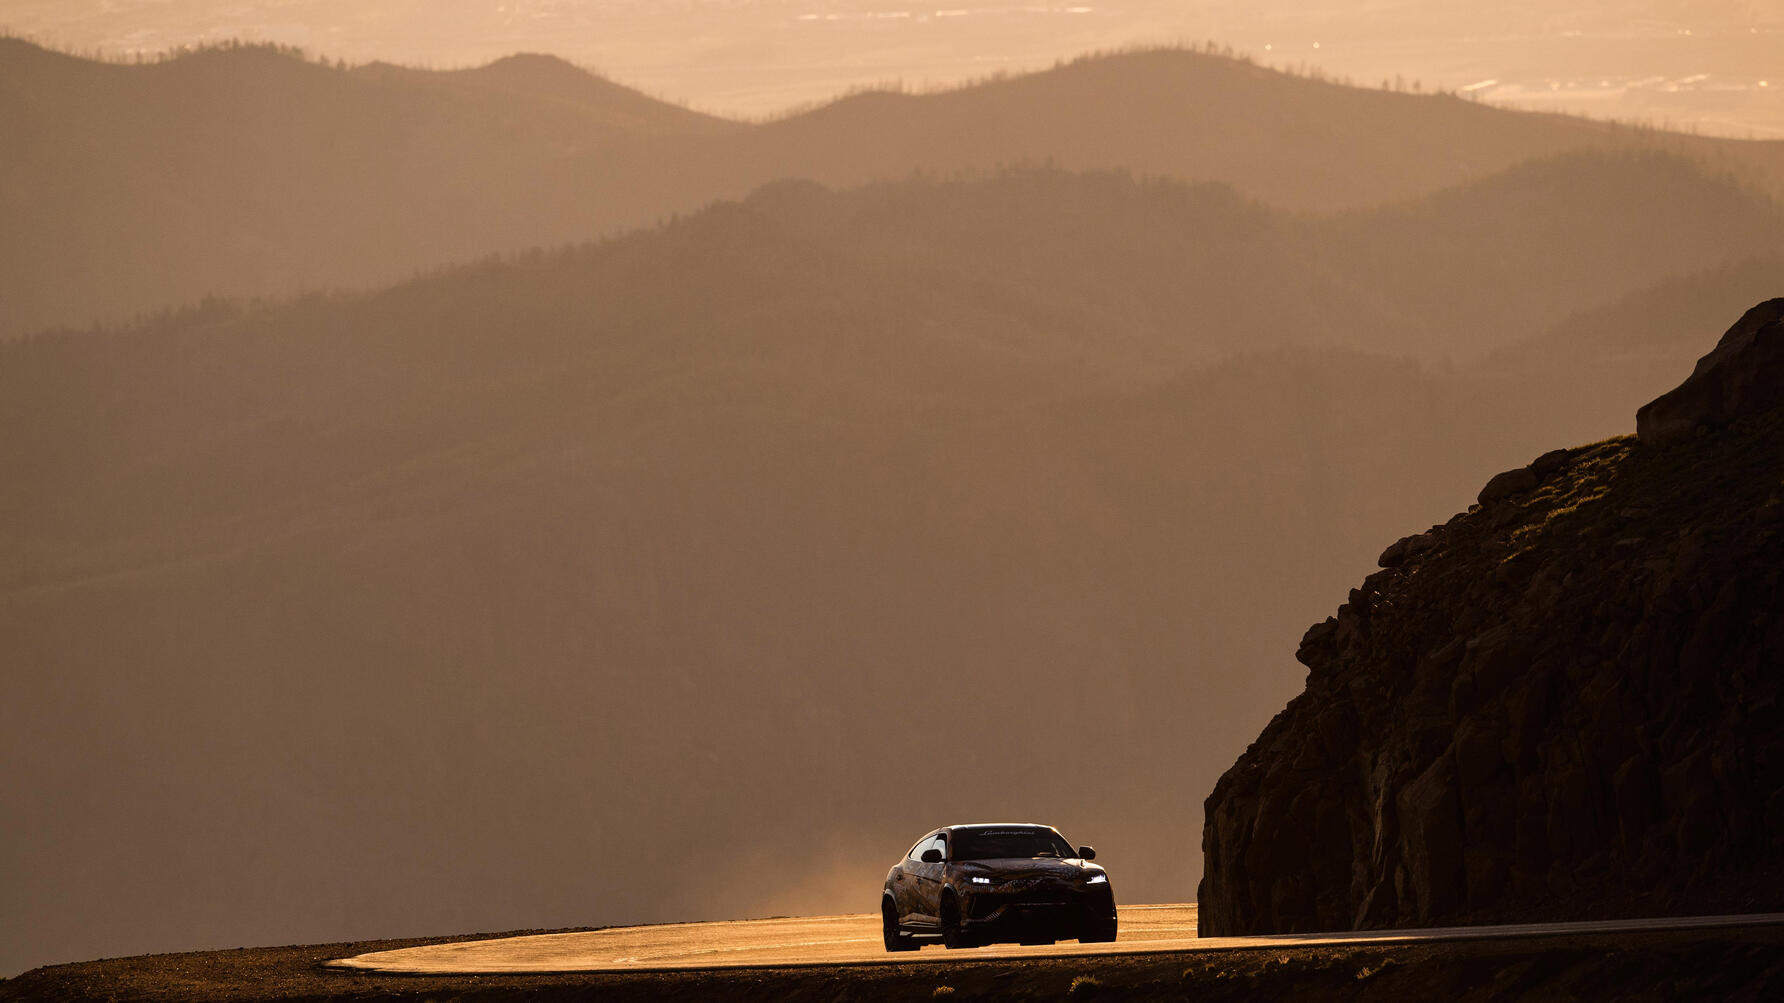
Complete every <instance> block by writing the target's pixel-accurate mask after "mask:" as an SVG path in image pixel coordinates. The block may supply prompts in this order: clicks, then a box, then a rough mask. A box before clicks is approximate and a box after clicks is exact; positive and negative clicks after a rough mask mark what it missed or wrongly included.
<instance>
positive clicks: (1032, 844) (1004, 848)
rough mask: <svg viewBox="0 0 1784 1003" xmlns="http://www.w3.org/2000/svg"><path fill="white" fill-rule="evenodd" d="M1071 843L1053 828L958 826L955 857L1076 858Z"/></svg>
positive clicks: (996, 858) (955, 835)
mask: <svg viewBox="0 0 1784 1003" xmlns="http://www.w3.org/2000/svg"><path fill="white" fill-rule="evenodd" d="M1076 855H1077V854H1076V852H1075V851H1073V850H1072V847H1071V844H1070V843H1067V842H1066V841H1065V840H1063V839H1061V838H1059V833H1057V832H1054V831H1053V830H1051V829H956V830H954V859H955V860H1004V859H1007V858H1010V857H1073V856H1076Z"/></svg>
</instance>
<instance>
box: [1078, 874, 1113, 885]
mask: <svg viewBox="0 0 1784 1003" xmlns="http://www.w3.org/2000/svg"><path fill="white" fill-rule="evenodd" d="M1084 883H1085V884H1087V885H1106V884H1108V883H1109V876H1108V875H1107V874H1092V875H1091V876H1090V877H1089V878H1088V879H1087V880H1086V881H1085V882H1084Z"/></svg>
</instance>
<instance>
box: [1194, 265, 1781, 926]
mask: <svg viewBox="0 0 1784 1003" xmlns="http://www.w3.org/2000/svg"><path fill="white" fill-rule="evenodd" d="M1781 318H1784V300H1773V301H1771V302H1769V303H1766V304H1763V305H1762V306H1760V307H1758V308H1756V309H1755V310H1754V311H1751V312H1749V313H1748V314H1747V316H1746V317H1745V318H1743V319H1742V321H1741V322H1740V323H1739V324H1737V325H1736V326H1735V328H1734V329H1733V330H1731V331H1730V332H1729V334H1728V335H1727V336H1725V337H1724V338H1723V340H1722V343H1721V344H1720V345H1718V346H1717V348H1716V350H1715V351H1714V352H1712V353H1711V355H1710V356H1708V357H1706V358H1705V359H1704V360H1703V362H1701V363H1699V365H1698V367H1697V370H1696V372H1694V373H1693V374H1692V377H1691V379H1690V380H1688V381H1687V382H1686V384H1685V385H1684V386H1682V387H1680V388H1679V389H1678V390H1675V391H1673V392H1672V393H1669V394H1667V395H1666V396H1665V397H1662V398H1660V399H1659V400H1657V401H1655V402H1654V403H1653V404H1650V405H1648V406H1647V407H1645V408H1643V409H1642V413H1643V414H1644V415H1645V416H1647V417H1646V418H1645V419H1644V426H1643V430H1642V432H1641V436H1640V438H1637V437H1628V436H1626V437H1622V438H1617V439H1612V440H1609V441H1606V442H1602V443H1597V444H1594V445H1590V446H1583V447H1578V448H1575V449H1569V450H1557V451H1554V452H1551V453H1546V454H1544V455H1543V456H1542V457H1539V458H1538V459H1537V461H1536V462H1533V463H1532V464H1531V465H1530V466H1528V467H1523V468H1519V469H1518V470H1515V471H1508V472H1506V473H1503V474H1500V475H1498V476H1496V477H1494V478H1492V480H1491V481H1490V482H1489V483H1488V485H1487V487H1486V488H1485V489H1483V491H1482V492H1481V504H1480V505H1478V506H1474V507H1472V508H1470V509H1469V511H1468V512H1465V513H1462V514H1459V515H1457V516H1455V517H1454V518H1452V519H1451V520H1449V522H1447V523H1445V524H1443V525H1440V526H1434V527H1432V528H1431V529H1430V530H1428V531H1426V532H1424V533H1420V534H1415V535H1413V536H1409V537H1407V538H1405V539H1403V540H1400V541H1398V542H1396V543H1395V544H1393V545H1392V546H1390V547H1388V549H1387V551H1386V552H1384V553H1383V554H1382V557H1381V564H1382V565H1383V566H1384V568H1383V570H1382V571H1379V572H1377V573H1375V574H1373V575H1370V576H1369V577H1368V578H1367V579H1365V580H1364V582H1363V584H1362V586H1361V587H1360V588H1357V589H1353V590H1352V591H1351V593H1350V596H1349V600H1348V601H1347V602H1345V603H1344V604H1343V605H1342V606H1340V607H1339V609H1338V612H1337V615H1336V616H1334V617H1331V618H1329V619H1327V620H1326V621H1324V622H1323V623H1319V624H1315V625H1314V626H1313V627H1312V628H1310V629H1309V630H1308V631H1307V633H1306V635H1305V637H1304V638H1303V639H1302V641H1301V645H1300V649H1299V651H1298V652H1297V656H1296V657H1297V658H1299V659H1300V661H1301V662H1302V663H1304V664H1305V665H1307V667H1308V669H1309V670H1310V671H1309V675H1308V680H1307V688H1306V691H1305V692H1303V693H1302V694H1301V695H1300V696H1298V697H1296V698H1295V699H1294V700H1293V701H1291V702H1290V703H1289V705H1288V707H1287V708H1286V709H1284V710H1283V711H1282V712H1281V713H1280V714H1278V715H1277V716H1276V718H1275V719H1274V720H1273V721H1271V722H1270V724H1269V725H1268V726H1267V727H1266V728H1265V729H1264V732H1263V734H1262V735H1260V736H1259V738H1258V740H1257V741H1256V742H1255V743H1253V744H1252V746H1251V747H1250V748H1249V749H1247V750H1246V752H1245V754H1244V755H1243V756H1242V757H1241V758H1240V759H1239V761H1238V762H1237V763H1236V764H1235V765H1234V766H1233V768H1232V769H1231V770H1229V771H1228V772H1227V773H1226V775H1225V776H1223V777H1222V778H1221V780H1220V782H1219V783H1218V784H1217V785H1216V787H1215V789H1214V791H1213V793H1212V794H1210V795H1209V797H1208V799H1207V803H1206V811H1207V819H1206V827H1205V829H1204V834H1203V842H1202V849H1203V854H1204V874H1205V876H1204V878H1203V880H1202V886H1201V889H1200V894H1199V896H1198V898H1199V901H1200V905H1201V931H1202V933H1203V935H1205V936H1221V935H1236V934H1253V933H1269V932H1306V931H1315V930H1341V929H1352V928H1370V927H1386V926H1420V925H1445V924H1449V923H1456V922H1492V921H1501V922H1505V921H1517V920H1523V919H1531V918H1548V917H1552V918H1592V917H1603V916H1616V915H1658V914H1667V913H1676V912H1695V911H1751V910H1759V909H1767V910H1769V909H1775V908H1779V907H1780V906H1784V708H1781V707H1780V697H1781V696H1784V693H1781V690H1784V615H1781V614H1784V406H1780V405H1781V404H1784V366H1780V365H1778V359H1779V351H1780V345H1784V331H1781V328H1780V319H1781ZM1700 428H1702V429H1705V431H1703V432H1699V429H1700ZM1684 429H1689V431H1688V432H1684V431H1681V430H1684ZM1650 432H1652V435H1650ZM1656 442H1658V443H1661V444H1663V445H1666V446H1669V447H1671V448H1656V445H1655V443H1656Z"/></svg>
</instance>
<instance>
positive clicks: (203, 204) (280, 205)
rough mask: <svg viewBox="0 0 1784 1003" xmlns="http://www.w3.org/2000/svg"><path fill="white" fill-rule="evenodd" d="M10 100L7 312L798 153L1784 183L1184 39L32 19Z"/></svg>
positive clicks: (563, 237)
mask: <svg viewBox="0 0 1784 1003" xmlns="http://www.w3.org/2000/svg"><path fill="white" fill-rule="evenodd" d="M0 129H4V131H5V134H6V135H7V136H8V137H9V147H10V150H11V152H10V153H9V155H8V156H7V157H6V158H4V159H0V234H3V236H0V300H3V301H4V302H5V303H6V309H5V311H4V313H3V314H0V337H10V336H16V335H20V334H24V333H28V332H31V331H35V330H39V329H43V328H47V327H52V326H58V325H73V326H85V325H87V324H89V323H92V322H93V321H96V320H102V321H108V322H116V321H119V320H122V319H127V318H129V317H131V316H132V315H136V314H139V313H142V312H148V311H154V310H157V309H161V308H165V307H168V306H172V305H176V304H179V303H184V302H190V301H194V300H197V299H199V298H201V297H203V296H205V295H209V294H219V295H226V296H250V295H286V294H291V293H295V292H299V291H303V290H307V289H319V288H338V287H366V286H371V285H376V284H379V283H383V282H388V281H392V280H395V279H397V278H401V277H403V276H405V275H409V274H412V273H413V272H415V271H417V270H421V269H427V268H434V267H438V266H441V265H444V264H447V263H450V262H454V261H463V260H467V259H472V258H475V257H478V256H481V255H484V254H488V253H491V252H497V251H513V250H519V249H525V248H529V247H534V246H547V247H549V246H555V245H559V244H562V243H565V242H571V241H579V240H587V239H591V238H595V237H599V236H602V235H607V234H613V233H616V232H620V231H623V230H626V229H630V228H633V227H637V226H641V225H650V224H652V223H654V222H656V221H657V220H659V219H663V218H667V217H669V216H671V215H674V214H676V213H685V212H690V211H694V210H696V209H698V208H699V207H701V206H703V205H705V204H707V203H709V202H711V201H712V200H715V199H723V198H738V197H742V196H743V195H745V194H747V193H748V192H750V191H751V190H753V189H754V188H756V187H758V186H760V185H762V184H764V183H767V182H770V181H773V180H776V179H780V178H789V177H798V178H811V179H815V180H817V181H820V182H823V183H825V184H830V185H840V186H853V185H857V184H863V183H867V182H871V181H876V180H898V179H903V178H906V177H909V176H911V175H912V174H914V173H929V174H933V175H940V176H943V177H948V176H954V175H956V174H959V173H961V172H970V171H981V172H984V171H995V170H997V169H1000V168H1002V167H1008V166H1015V165H1022V164H1030V165H1044V164H1049V163H1051V164H1054V165H1056V166H1059V167H1062V168H1069V169H1075V170H1076V169H1101V168H1118V169H1125V170H1129V171H1132V172H1135V173H1137V174H1140V175H1147V176H1159V177H1164V178H1172V179H1179V180H1188V181H1213V182H1222V183H1226V184H1229V185H1231V186H1233V187H1234V188H1235V189H1237V190H1238V191H1239V192H1240V193H1241V194H1242V195H1244V196H1246V197H1249V198H1255V199H1258V200H1261V201H1263V202H1265V203H1267V204H1270V205H1274V206H1278V207H1282V208H1287V209H1319V210H1333V209H1343V208H1357V207H1365V206H1372V205H1377V204H1381V203H1386V202H1397V201H1403V200H1408V199H1416V198H1420V197H1423V196H1425V195H1428V194H1430V193H1432V192H1435V191H1437V190H1439V189H1443V188H1447V187H1452V186H1455V185H1459V184H1466V183H1469V182H1471V181H1476V180H1480V179H1483V178H1485V177H1487V176H1489V175H1492V174H1494V173H1497V172H1500V171H1503V170H1505V169H1508V168H1510V167H1512V166H1514V165H1517V164H1520V163H1523V162H1525V161H1527V160H1529V159H1532V158H1540V157H1548V156H1553V155H1558V154H1561V153H1566V152H1579V151H1590V150H1604V149H1635V148H1640V149H1654V148H1661V149H1665V150H1669V151H1672V152H1675V153H1678V154H1680V155H1683V156H1686V157H1688V158H1690V159H1691V160H1692V162H1693V163H1697V164H1703V165H1708V166H1709V169H1711V170H1712V171H1713V172H1723V173H1726V172H1732V173H1733V174H1735V175H1736V176H1737V177H1739V178H1740V179H1741V180H1743V181H1744V182H1747V183H1752V184H1756V185H1758V186H1759V187H1761V188H1762V189H1766V190H1775V189H1776V186H1777V185H1779V184H1780V181H1779V179H1780V178H1784V143H1755V142H1740V141H1723V140H1708V139H1698V138H1692V137H1683V136H1674V135H1667V134H1660V133H1654V132H1649V131H1642V130H1636V129H1628V128H1622V127H1614V126H1609V125H1604V124H1600V123H1594V122H1588V121H1585V120H1581V119H1571V118H1563V117H1556V116H1543V115H1533V114H1528V113H1516V112H1507V111H1502V110H1496V109H1492V108H1488V107H1484V106H1481V105H1476V104H1471V103H1468V102H1466V101H1462V100H1458V99H1455V98H1451V97H1441V96H1419V95H1411V94H1395V93H1387V92H1383V91H1372V90H1362V89H1355V88H1349V87H1342V86H1338V85H1335V84H1330V83H1324V82H1319V81H1314V80H1308V79H1301V78H1296V77H1293V76H1288V75H1285V74H1282V73H1278V72H1274V71H1269V70H1264V69H1261V68H1259V67H1256V66H1252V65H1249V64H1246V63H1244V62H1240V61H1235V60H1229V59H1223V58H1218V57H1214V56H1208V55H1202V54H1195V53H1189V52H1182V51H1153V52H1141V53H1132V54H1126V55H1119V56H1108V57H1102V58H1096V59H1086V60H1081V61H1078V62H1074V63H1071V64H1069V65H1064V66H1061V67H1059V68H1058V69H1055V70H1052V71H1049V72H1044V73H1038V74H1033V75H1029V76H1023V77H1016V78H1011V79H1005V80H998V81H993V82H988V83H984V84H981V85H977V86H972V87H966V88H963V89H960V90H955V91H950V92H946V93H939V94H933V95H926V96H921V97H917V96H907V95H901V94H893V93H868V94H861V95H857V96H854V97H850V98H845V99H842V100H839V101H837V102H835V103H833V104H830V105H827V106H824V107H821V108H818V109H815V110H813V111H811V112H808V113H805V114H801V115H797V116H794V117H791V118H787V119H783V120H780V121H776V122H772V123H767V124H761V125H743V124H739V123H734V122H727V121H724V120H720V119H715V118H712V117H710V116H704V115H700V114H696V113H693V112H690V111H688V110H686V109H682V108H678V107H675V106H672V105H668V104H664V103H662V102H658V101H654V100H652V99H650V98H647V97H645V96H643V95H641V94H638V93H637V92H635V91H631V90H628V89H626V88H623V87H619V86H617V85H614V84H611V83H608V82H606V81H603V80H601V79H599V78H597V77H594V76H592V75H590V74H588V73H585V72H584V71H581V70H579V69H576V68H574V67H572V66H570V65H568V64H566V63H563V62H561V61H559V60H556V59H552V58H550V57H544V56H521V57H513V58H510V59H505V60H502V61H500V62H497V63H494V64H491V65H490V66H487V67H483V68H481V69H477V70H468V71H451V72H431V71H422V70H410V69H402V68H398V67H392V66H388V65H378V64H375V65H370V66H364V67H358V68H354V69H345V68H337V67H331V66H327V65H322V64H318V63H310V62H306V61H304V60H302V59H301V58H298V57H296V56H292V55H288V54H284V53H282V52H280V51H276V50H271V49H266V48H253V47H243V48H231V49H221V50H209V51H202V52H198V53H194V54H191V55H188V56H184V57H181V58H178V59H174V60H171V61H168V62H165V63H159V64H153V65H143V66H122V65H110V64H103V63H95V62H90V61H86V60H81V59H77V58H74V57H71V56H66V55H61V54H57V53H53V52H48V51H45V50H43V49H41V48H38V47H35V46H33V45H31V44H29V43H26V42H23V41H19V40H16V39H8V40H0ZM1585 194H1588V195H1589V194H1591V192H1590V190H1589V189H1588V191H1586V192H1585ZM1662 201H1664V199H1663V200H1662ZM1648 208H1650V209H1651V208H1652V206H1649V207H1648ZM1407 225H1408V226H1415V225H1416V221H1413V220H1409V221H1408V223H1407ZM1365 250H1366V249H1365Z"/></svg>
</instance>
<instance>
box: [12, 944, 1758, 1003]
mask: <svg viewBox="0 0 1784 1003" xmlns="http://www.w3.org/2000/svg"><path fill="white" fill-rule="evenodd" d="M531 932H538V931H531ZM463 939H468V938H435V939H433V940H406V941H382V942H369V943H357V944H325V945H314V946H309V947H275V948H255V949H244V950H236V951H212V952H203V953H192V954H164V955H153V956H148V957H139V958H119V959H113V960H108V961H91V962H84V963H80V964H72V965H58V966H55V967H51V968H40V969H36V970H35V971H31V972H27V973H26V974H24V975H21V976H19V977H18V978H16V979H11V980H8V981H4V982H0V1001H9V1003H10V1001H13V1000H19V1001H23V1000H32V1001H47V1003H86V1001H100V1000H105V1001H119V1003H128V1001H145V1003H146V1001H174V1000H179V1001H191V1003H263V1001H265V1003H271V1001H297V1000H320V999H343V1000H359V1001H374V1000H412V1001H420V1000H441V1001H445V1000H457V1001H464V1003H495V1001H511V1000H522V1001H539V1003H544V1001H557V1000H565V1001H568V1000H582V999H601V1000H618V1001H625V1000H670V1001H676V1000H688V1001H692V1000H744V1001H769V1000H774V1001H814V1003H815V1001H838V1000H848V1001H868V1000H931V999H940V1000H968V999H1014V1000H1057V999H1072V1000H1077V999H1098V1000H1173V999H1180V1000H1196V1001H1198V1003H1199V1001H1222V1000H1233V1001H1240V1000H1259V999H1332V1000H1383V1001H1388V1000H1393V1001H1399V1000H1421V999H1422V1000H1459V1001H1488V1000H1545V999H1557V1000H1559V999H1569V1000H1571V999H1594V1000H1637V999H1640V1000H1650V999H1717V1000H1728V1001H1736V1003H1739V1001H1747V1000H1751V1001H1761V1000H1774V999H1780V998H1784V927H1780V926H1771V927H1751V928H1739V929H1724V930H1698V931H1681V932H1662V933H1639V934H1629V933H1623V934H1602V935H1589V936H1571V937H1549V938H1529V939H1521V940H1497V941H1475V942H1456V943H1426V944H1417V945H1408V946H1404V947H1393V948H1382V947H1354V948H1330V947H1326V948H1296V949H1282V948H1272V949H1267V950H1266V949H1258V950H1249V949H1247V950H1222V951H1205V952H1191V953H1175V954H1173V953H1161V954H1143V955H1129V956H1109V957H1098V958H1086V957H1077V958H1049V959H1024V960H1021V961H972V960H970V959H968V960H961V961H950V962H949V963H946V964H929V963H917V964H888V965H871V966H858V967H847V968H844V967H828V968H799V969H736V970H730V971H714V972H678V973H629V974H624V975H529V976H453V977H431V976H388V975H385V976H380V975H363V974H351V973H345V972H338V971H334V970H330V969H325V968H323V967H321V965H322V963H323V962H324V961H327V960H329V959H332V958H337V957H344V956H348V955H352V954H356V953H363V952H366V951H374V950H389V949H393V948H397V947H409V946H415V945H417V944H422V943H442V942H446V941H448V940H463Z"/></svg>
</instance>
